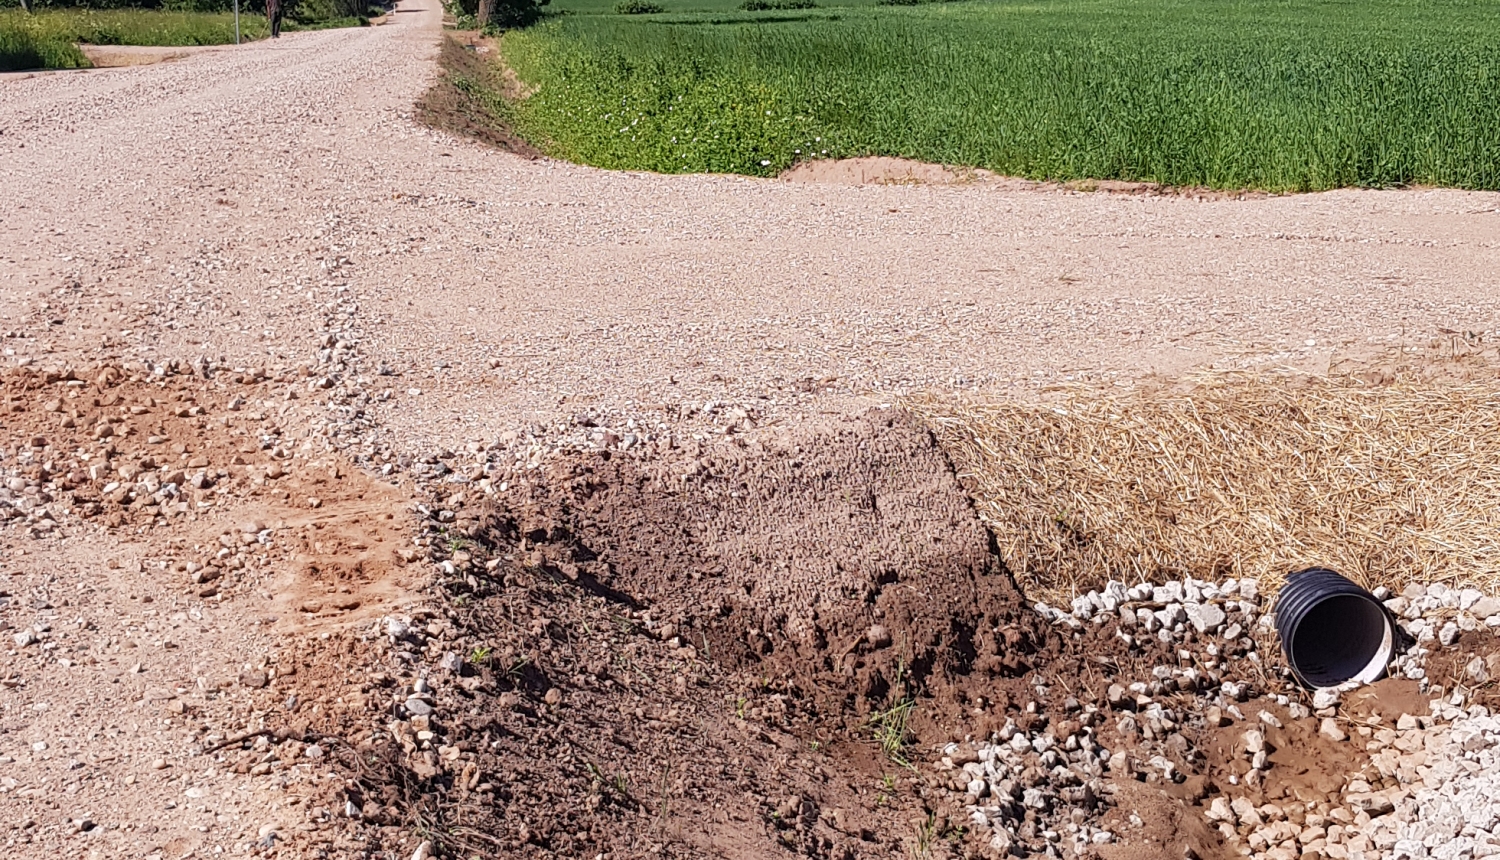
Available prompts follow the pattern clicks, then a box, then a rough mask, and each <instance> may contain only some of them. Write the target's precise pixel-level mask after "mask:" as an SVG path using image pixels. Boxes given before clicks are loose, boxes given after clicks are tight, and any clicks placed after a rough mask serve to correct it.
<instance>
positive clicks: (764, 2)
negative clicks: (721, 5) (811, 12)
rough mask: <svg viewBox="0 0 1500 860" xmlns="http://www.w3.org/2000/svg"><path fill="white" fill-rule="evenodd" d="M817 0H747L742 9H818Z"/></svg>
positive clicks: (752, 10) (750, 10)
mask: <svg viewBox="0 0 1500 860" xmlns="http://www.w3.org/2000/svg"><path fill="white" fill-rule="evenodd" d="M816 8H818V4H817V0H745V2H743V3H741V4H740V9H741V10H742V11H745V12H766V11H790V10H793V9H816Z"/></svg>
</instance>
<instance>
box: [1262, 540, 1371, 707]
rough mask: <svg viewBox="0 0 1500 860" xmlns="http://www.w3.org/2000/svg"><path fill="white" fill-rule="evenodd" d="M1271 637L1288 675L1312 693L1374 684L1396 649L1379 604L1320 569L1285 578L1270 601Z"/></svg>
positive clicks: (1339, 578) (1335, 576) (1354, 585)
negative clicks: (1276, 642) (1275, 639)
mask: <svg viewBox="0 0 1500 860" xmlns="http://www.w3.org/2000/svg"><path fill="white" fill-rule="evenodd" d="M1276 632H1277V633H1279V634H1280V635H1281V651H1282V653H1283V654H1285V655H1286V661H1287V664H1288V665H1289V666H1291V669H1292V674H1293V675H1295V676H1296V677H1297V680H1298V681H1299V682H1301V683H1302V685H1303V686H1306V687H1312V688H1319V687H1337V686H1338V685H1340V684H1342V683H1344V682H1345V681H1359V682H1361V683H1369V682H1371V681H1375V680H1378V679H1379V678H1380V677H1381V676H1382V675H1384V674H1385V669H1386V666H1387V665H1389V664H1390V661H1391V655H1392V654H1393V653H1394V652H1395V648H1396V630H1395V623H1394V622H1393V621H1392V619H1391V614H1390V612H1388V611H1387V610H1386V608H1385V605H1384V604H1382V603H1381V602H1380V601H1379V600H1378V599H1376V597H1375V595H1373V594H1371V593H1370V592H1368V591H1366V590H1364V589H1363V588H1361V587H1359V586H1358V585H1356V584H1354V583H1353V582H1350V581H1349V580H1348V579H1345V578H1344V577H1342V576H1340V575H1339V574H1337V573H1334V572H1333V571H1331V570H1327V569H1325V568H1321V567H1311V568H1308V569H1307V570H1299V571H1297V572H1296V573H1294V574H1292V575H1291V576H1289V577H1287V580H1286V585H1283V586H1282V587H1281V593H1280V594H1279V595H1278V596H1277V598H1276Z"/></svg>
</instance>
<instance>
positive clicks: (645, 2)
mask: <svg viewBox="0 0 1500 860" xmlns="http://www.w3.org/2000/svg"><path fill="white" fill-rule="evenodd" d="M665 11H667V9H666V7H665V6H663V5H661V4H660V3H652V2H651V0H620V2H618V3H616V4H615V14H617V15H655V14H656V13H658V12H665Z"/></svg>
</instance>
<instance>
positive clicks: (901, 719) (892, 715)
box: [865, 698, 916, 770]
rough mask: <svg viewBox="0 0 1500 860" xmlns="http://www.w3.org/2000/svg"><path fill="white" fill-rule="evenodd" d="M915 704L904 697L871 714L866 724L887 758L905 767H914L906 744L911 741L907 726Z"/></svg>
mask: <svg viewBox="0 0 1500 860" xmlns="http://www.w3.org/2000/svg"><path fill="white" fill-rule="evenodd" d="M915 706H916V703H915V702H914V701H912V700H911V699H910V698H902V699H900V700H898V701H897V702H895V703H894V704H892V705H891V706H890V707H888V708H886V709H885V710H883V711H876V712H875V713H873V714H871V715H870V719H869V721H868V722H867V723H866V724H865V725H866V727H867V728H868V729H869V730H870V732H871V734H872V735H873V736H874V738H875V743H876V744H878V745H879V746H880V751H881V752H883V753H885V756H886V758H888V759H890V760H891V761H893V762H895V763H896V764H898V765H900V766H902V767H905V768H912V764H911V762H910V761H908V760H907V758H906V746H907V744H909V743H910V742H911V730H910V729H909V728H907V723H908V722H909V721H910V719H911V712H912V708H914V707H915ZM912 769H914V770H915V768H912Z"/></svg>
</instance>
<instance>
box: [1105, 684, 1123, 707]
mask: <svg viewBox="0 0 1500 860" xmlns="http://www.w3.org/2000/svg"><path fill="white" fill-rule="evenodd" d="M1104 696H1105V698H1106V699H1107V700H1108V701H1109V705H1110V707H1112V708H1118V707H1120V706H1121V705H1123V704H1125V702H1126V701H1127V697H1128V693H1127V692H1126V690H1125V688H1124V687H1122V686H1120V685H1119V684H1110V685H1109V689H1108V690H1106V691H1105V693H1104Z"/></svg>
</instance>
